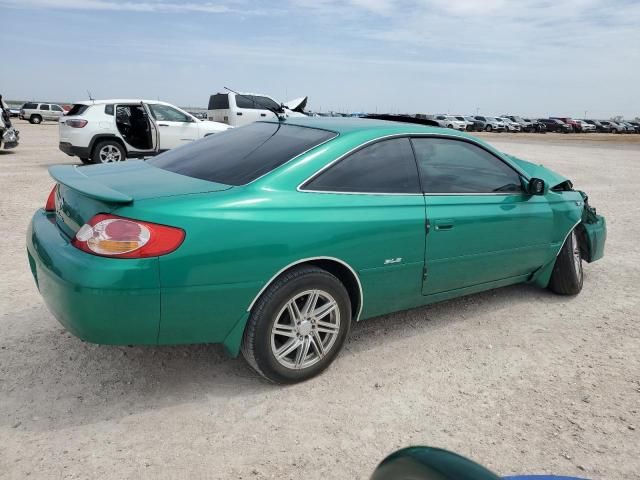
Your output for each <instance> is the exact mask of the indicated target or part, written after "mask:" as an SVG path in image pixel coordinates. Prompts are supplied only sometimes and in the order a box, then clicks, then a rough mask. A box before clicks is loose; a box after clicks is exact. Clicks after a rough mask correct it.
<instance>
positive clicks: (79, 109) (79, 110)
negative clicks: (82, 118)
mask: <svg viewBox="0 0 640 480" xmlns="http://www.w3.org/2000/svg"><path fill="white" fill-rule="evenodd" d="M87 108H89V105H82V104H81V103H76V104H75V105H74V106H73V107H71V110H69V111H68V112H67V117H72V116H74V115H82V114H83V113H84V112H85V111H86V110H87Z"/></svg>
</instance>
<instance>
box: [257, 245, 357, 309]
mask: <svg viewBox="0 0 640 480" xmlns="http://www.w3.org/2000/svg"><path fill="white" fill-rule="evenodd" d="M313 260H331V261H334V262H337V263H339V264H341V265H343V266H345V267H347V268H348V269H349V271H350V272H351V273H352V274H353V276H354V277H355V279H356V282H357V284H358V291H359V293H360V307H359V308H358V313H357V315H356V317H355V320H356V322H358V321H359V320H360V315H361V314H362V307H363V306H364V294H363V292H362V283H361V282H360V277H359V276H358V272H356V270H355V269H354V268H353V267H352V266H351V265H349V264H348V263H347V262H345V261H344V260H340V259H339V258H336V257H307V258H301V259H299V260H295V261H293V262H291V263H289V264H288V265H286V266H284V267H282V268H281V269H280V270H278V271H277V272H276V273H275V274H274V275H273V276H272V277H271V278H270V279H269V281H268V282H267V283H265V284H264V286H263V287H262V288H261V289H260V291H259V292H258V294H257V295H256V296H255V297H254V298H253V300H252V301H251V303H250V304H249V307H248V308H247V312H250V311H251V309H252V308H253V306H254V305H255V303H256V302H257V301H258V298H260V296H261V295H262V294H263V293H264V291H265V290H266V289H267V288H268V287H269V285H271V284H272V283H273V281H274V280H275V279H276V278H278V277H279V276H280V275H281V274H282V273H283V272H285V271H286V270H288V269H290V268H291V267H294V266H296V265H299V264H301V263H305V262H310V261H313Z"/></svg>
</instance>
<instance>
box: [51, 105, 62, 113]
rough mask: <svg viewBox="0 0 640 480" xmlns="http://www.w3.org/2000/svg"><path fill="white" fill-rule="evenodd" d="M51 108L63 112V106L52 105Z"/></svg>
mask: <svg viewBox="0 0 640 480" xmlns="http://www.w3.org/2000/svg"><path fill="white" fill-rule="evenodd" d="M51 110H53V111H54V112H61V111H62V108H60V107H59V106H58V105H51Z"/></svg>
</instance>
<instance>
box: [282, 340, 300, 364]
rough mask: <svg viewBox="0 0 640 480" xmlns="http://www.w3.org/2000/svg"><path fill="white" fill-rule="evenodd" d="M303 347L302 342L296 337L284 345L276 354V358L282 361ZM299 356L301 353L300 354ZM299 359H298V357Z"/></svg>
mask: <svg viewBox="0 0 640 480" xmlns="http://www.w3.org/2000/svg"><path fill="white" fill-rule="evenodd" d="M301 345H302V342H301V341H300V340H299V339H298V338H297V337H296V338H292V339H291V340H289V341H288V342H287V343H285V344H284V345H282V347H280V348H279V349H278V351H277V352H276V357H278V358H279V359H282V358H284V357H286V356H287V355H289V354H290V353H291V352H293V351H294V350H295V349H297V348H299V347H300V346H301ZM298 354H299V352H298ZM296 358H297V357H296Z"/></svg>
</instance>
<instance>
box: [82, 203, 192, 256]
mask: <svg viewBox="0 0 640 480" xmlns="http://www.w3.org/2000/svg"><path fill="white" fill-rule="evenodd" d="M184 236H185V234H184V230H182V229H180V228H176V227H168V226H166V225H158V224H157V223H149V222H143V221H140V220H133V219H131V218H124V217H118V216H116V215H108V214H104V213H100V214H98V215H96V216H94V217H93V218H92V219H91V220H89V222H88V223H85V224H84V225H83V226H82V228H80V230H78V232H77V233H76V236H75V238H74V239H73V245H74V246H75V247H77V248H79V249H80V250H83V251H85V252H87V253H91V254H93V255H100V256H104V257H117V258H145V257H159V256H160V255H166V254H167V253H171V252H173V251H174V250H176V249H177V248H178V247H179V246H180V245H181V244H182V242H183V240H184Z"/></svg>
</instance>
